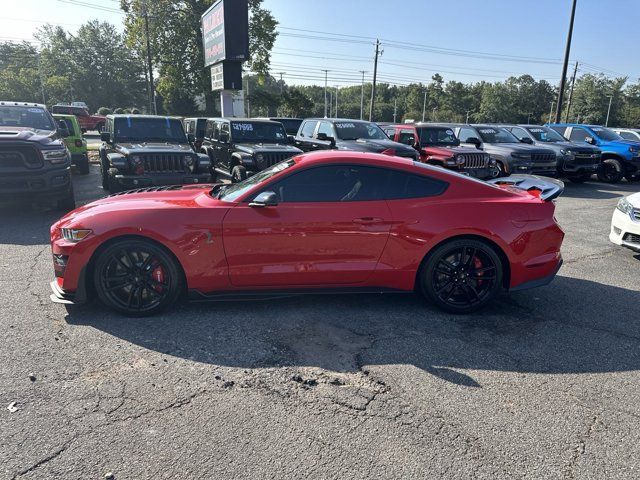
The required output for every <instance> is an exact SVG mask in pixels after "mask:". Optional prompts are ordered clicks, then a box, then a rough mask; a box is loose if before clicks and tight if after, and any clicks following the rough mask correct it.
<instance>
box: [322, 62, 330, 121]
mask: <svg viewBox="0 0 640 480" xmlns="http://www.w3.org/2000/svg"><path fill="white" fill-rule="evenodd" d="M322 71H323V72H324V118H327V74H328V73H329V70H322Z"/></svg>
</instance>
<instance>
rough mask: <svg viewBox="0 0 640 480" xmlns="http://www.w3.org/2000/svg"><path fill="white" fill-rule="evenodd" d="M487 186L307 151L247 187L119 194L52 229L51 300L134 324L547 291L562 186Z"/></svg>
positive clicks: (379, 158)
mask: <svg viewBox="0 0 640 480" xmlns="http://www.w3.org/2000/svg"><path fill="white" fill-rule="evenodd" d="M500 181H501V182H505V183H506V184H505V185H494V184H490V183H487V182H483V181H480V180H476V179H473V178H469V177H466V176H463V175H460V174H457V173H454V172H450V171H447V170H443V169H439V168H436V167H431V166H429V165H425V164H423V163H416V162H414V161H412V160H410V159H403V158H398V157H389V156H387V155H380V154H373V153H362V152H343V151H332V152H316V153H309V154H303V155H300V156H297V157H294V158H291V159H289V160H286V161H284V162H281V163H278V164H275V165H273V166H272V167H270V168H268V169H266V170H263V171H261V172H259V173H257V174H255V175H254V176H252V177H249V178H248V179H246V180H245V181H243V182H240V183H236V184H231V185H214V186H211V185H209V186H201V185H197V186H195V185H193V186H171V187H166V186H164V187H152V188H143V189H138V190H133V191H128V192H122V193H118V194H115V195H112V196H110V197H107V198H104V199H101V200H98V201H96V202H93V203H90V204H89V205H86V206H84V207H81V208H78V209H76V210H74V211H72V212H70V213H69V214H67V215H66V216H64V217H63V218H62V219H61V220H59V221H58V222H57V223H55V224H54V225H53V226H52V227H51V246H52V250H53V263H54V268H55V275H56V277H57V278H56V279H55V281H53V282H52V284H51V285H52V288H53V291H54V294H53V295H52V299H53V300H54V301H59V302H66V303H71V302H76V303H78V302H83V301H86V300H87V297H89V296H90V295H91V294H92V293H90V292H95V294H96V295H97V297H98V298H99V299H100V301H101V302H102V303H103V304H104V305H106V306H107V307H110V308H112V309H114V310H117V311H118V312H121V313H123V314H126V315H131V316H142V315H149V314H153V313H156V312H158V311H160V310H162V309H164V308H166V307H169V306H170V305H172V304H174V303H175V302H176V301H177V300H178V299H179V298H181V297H182V296H183V295H184V294H189V296H190V297H192V298H198V299H212V300H213V299H220V298H229V297H230V296H232V295H237V296H240V297H243V296H244V297H245V298H246V297H247V296H253V295H267V296H271V297H273V296H276V295H277V294H279V293H282V292H286V293H287V294H291V293H292V292H294V293H309V292H317V293H327V292H344V291H354V292H356V291H366V292H388V291H396V292H398V291H399V292H413V291H417V292H419V293H421V294H423V295H425V296H426V297H427V298H428V299H430V300H431V301H432V302H433V303H434V304H435V305H437V306H438V307H440V308H442V309H444V310H447V311H450V312H459V313H463V312H470V311H473V310H476V309H478V308H479V307H482V306H483V305H486V304H487V303H488V302H490V301H491V300H492V299H493V298H494V297H495V296H496V295H497V294H498V293H499V292H500V291H503V290H511V291H513V290H521V289H525V288H530V287H536V286H540V285H545V284H547V283H549V282H550V281H551V280H552V279H553V277H554V275H555V274H556V272H557V271H558V269H559V268H560V265H561V263H562V259H561V255H560V246H561V244H562V239H563V237H564V233H563V232H562V230H561V229H560V227H559V226H558V224H557V223H556V221H555V218H554V216H553V213H554V204H553V202H552V201H550V200H551V199H552V198H554V197H555V196H557V195H558V194H559V193H560V192H561V190H562V187H561V186H562V183H561V182H557V181H556V183H553V181H551V180H542V179H538V178H536V177H510V178H508V179H506V180H505V179H501V180H500Z"/></svg>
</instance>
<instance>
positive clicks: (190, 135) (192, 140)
mask: <svg viewBox="0 0 640 480" xmlns="http://www.w3.org/2000/svg"><path fill="white" fill-rule="evenodd" d="M187 140H188V141H189V143H195V141H196V136H195V135H194V134H193V133H187Z"/></svg>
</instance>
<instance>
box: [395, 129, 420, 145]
mask: <svg viewBox="0 0 640 480" xmlns="http://www.w3.org/2000/svg"><path fill="white" fill-rule="evenodd" d="M415 141H416V135H415V132H414V131H413V130H407V129H405V130H400V138H399V139H398V142H400V143H404V144H405V145H413V144H414V143H415Z"/></svg>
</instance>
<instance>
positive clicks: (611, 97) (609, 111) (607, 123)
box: [604, 94, 613, 127]
mask: <svg viewBox="0 0 640 480" xmlns="http://www.w3.org/2000/svg"><path fill="white" fill-rule="evenodd" d="M611 102H613V94H611V96H610V97H609V108H608V109H607V119H606V120H605V122H604V126H605V127H608V126H609V114H610V113H611Z"/></svg>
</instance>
